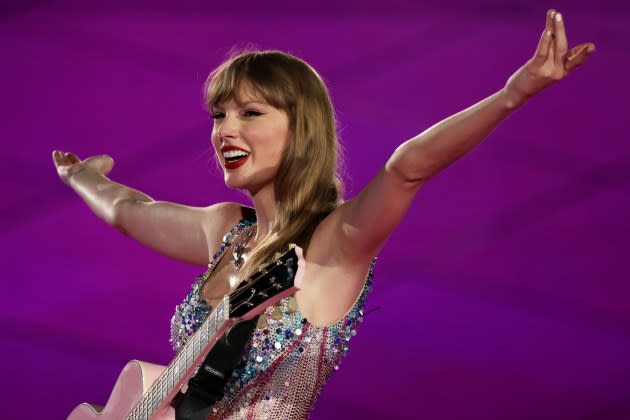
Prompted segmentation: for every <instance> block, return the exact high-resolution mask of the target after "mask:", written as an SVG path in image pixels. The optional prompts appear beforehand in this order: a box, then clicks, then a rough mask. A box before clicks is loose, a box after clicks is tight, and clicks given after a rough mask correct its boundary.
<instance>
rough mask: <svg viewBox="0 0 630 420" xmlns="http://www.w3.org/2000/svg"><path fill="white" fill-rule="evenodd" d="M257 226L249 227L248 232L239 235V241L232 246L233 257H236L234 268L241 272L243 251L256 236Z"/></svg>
mask: <svg viewBox="0 0 630 420" xmlns="http://www.w3.org/2000/svg"><path fill="white" fill-rule="evenodd" d="M255 227H256V225H251V226H248V227H247V232H243V233H241V234H240V235H239V238H238V239H239V240H238V241H234V245H232V256H234V261H233V263H234V267H236V269H237V270H239V269H240V268H241V267H242V266H243V262H244V261H243V250H244V249H245V247H246V246H247V243H248V242H249V240H250V239H251V238H252V236H254V228H255Z"/></svg>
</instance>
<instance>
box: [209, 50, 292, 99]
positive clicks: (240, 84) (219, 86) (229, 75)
mask: <svg viewBox="0 0 630 420" xmlns="http://www.w3.org/2000/svg"><path fill="white" fill-rule="evenodd" d="M285 73H286V69H284V68H282V67H281V66H274V65H273V63H270V62H269V60H267V59H265V57H264V56H263V55H262V54H257V53H252V54H251V55H246V56H237V57H235V58H233V59H231V60H228V61H227V62H225V63H224V64H223V65H222V66H220V67H219V68H217V69H216V70H215V71H214V72H212V73H211V74H210V76H209V77H208V80H207V81H206V87H205V103H206V106H207V107H208V109H212V106H214V105H218V104H222V103H225V102H228V101H230V100H234V101H235V102H236V103H237V104H239V105H241V104H243V103H244V102H247V101H246V99H245V98H246V97H249V98H255V99H259V100H260V99H262V100H264V101H265V102H266V103H268V104H269V105H272V106H274V107H276V108H279V109H283V110H285V111H288V110H289V109H290V108H291V107H293V106H294V102H295V101H294V100H291V99H290V98H292V97H295V95H292V93H293V92H289V91H288V89H287V85H288V84H287V83H286V82H285V81H286V76H287V75H286V74H285Z"/></svg>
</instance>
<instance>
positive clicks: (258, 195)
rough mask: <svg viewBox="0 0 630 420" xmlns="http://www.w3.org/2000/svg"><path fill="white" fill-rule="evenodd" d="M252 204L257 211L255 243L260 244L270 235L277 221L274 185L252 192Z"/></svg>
mask: <svg viewBox="0 0 630 420" xmlns="http://www.w3.org/2000/svg"><path fill="white" fill-rule="evenodd" d="M250 197H251V199H252V204H253V205H254V209H255V210H256V225H257V229H256V237H255V242H256V243H258V242H259V241H260V240H262V239H263V238H264V237H265V236H267V235H268V234H269V232H270V231H271V228H272V227H273V223H274V221H275V219H276V205H277V203H276V193H275V189H274V186H273V184H269V185H266V186H265V187H263V188H261V189H259V190H257V191H256V192H251V191H250Z"/></svg>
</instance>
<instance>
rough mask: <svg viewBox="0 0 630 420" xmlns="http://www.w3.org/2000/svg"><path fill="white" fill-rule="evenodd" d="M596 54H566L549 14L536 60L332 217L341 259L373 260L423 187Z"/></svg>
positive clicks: (415, 145) (417, 143)
mask: <svg viewBox="0 0 630 420" xmlns="http://www.w3.org/2000/svg"><path fill="white" fill-rule="evenodd" d="M594 50H595V46H594V45H593V44H592V43H585V44H581V45H578V46H576V47H574V48H572V49H570V50H569V49H568V46H567V39H566V35H565V30H564V22H563V20H562V17H561V16H560V14H559V13H556V12H555V11H554V10H549V11H548V12H547V17H546V23H545V29H544V31H543V33H542V35H541V37H540V41H539V43H538V47H537V49H536V52H535V54H534V56H533V57H532V58H531V59H530V60H528V61H527V63H525V65H523V66H522V67H521V68H520V69H518V70H517V71H516V72H515V73H514V74H513V75H512V76H511V77H510V78H509V80H508V81H507V83H506V85H505V87H504V88H503V89H501V90H500V91H498V92H496V93H494V94H492V95H491V96H489V97H488V98H486V99H484V100H482V101H481V102H479V103H477V104H475V105H473V106H471V107H469V108H467V109H465V110H463V111H461V112H458V113H457V114H455V115H453V116H451V117H449V118H447V119H445V120H443V121H441V122H439V123H437V124H435V125H434V126H432V127H430V128H429V129H427V130H425V131H424V132H422V133H420V134H419V135H417V136H416V137H414V138H412V139H410V140H408V141H406V142H405V143H403V144H402V145H401V146H399V147H398V148H397V149H396V151H395V152H394V153H393V155H392V156H391V158H390V159H389V160H388V161H387V163H386V165H385V167H384V168H383V169H382V170H381V171H380V172H379V174H378V175H377V176H376V177H375V178H374V179H373V180H372V181H371V182H370V183H369V184H368V186H367V187H366V188H365V189H364V190H363V191H362V192H361V193H360V194H359V195H357V197H355V198H354V199H353V200H350V201H348V202H346V203H344V205H343V206H341V207H340V208H339V209H337V210H338V211H336V213H337V214H336V215H331V216H333V217H331V221H330V224H332V225H334V228H333V230H334V231H336V233H337V235H339V237H338V239H339V242H337V243H339V244H340V246H341V254H342V257H343V258H345V259H346V260H347V258H348V257H350V258H355V259H357V260H366V259H369V258H371V257H372V256H374V255H376V254H377V253H378V251H379V250H380V248H381V247H382V245H383V243H384V242H385V240H386V238H387V237H388V236H389V234H390V233H391V232H392V231H393V229H395V227H396V226H398V224H399V223H400V221H401V219H402V218H403V217H404V215H405V213H406V211H407V209H408V207H409V205H410V204H411V201H412V199H413V197H414V196H415V194H416V192H417V191H418V189H419V188H420V187H421V186H422V184H423V183H424V182H426V181H427V180H429V179H430V178H431V177H432V176H434V175H435V174H436V173H438V172H439V171H441V170H442V169H444V168H446V167H447V166H449V165H450V164H451V163H453V162H454V161H456V160H457V159H459V158H460V157H461V156H463V155H464V154H466V153H467V152H468V151H470V150H471V149H472V148H474V147H475V146H476V145H477V144H479V143H480V142H481V141H482V140H483V139H484V138H485V137H486V136H487V135H488V134H489V133H490V132H491V131H492V130H494V128H496V127H497V126H498V125H499V124H500V123H501V121H503V120H504V119H505V118H506V117H507V116H508V115H510V113H512V112H513V111H514V110H515V109H517V108H518V107H520V106H522V105H523V104H524V103H525V102H526V101H527V100H528V99H529V98H531V97H532V96H534V95H535V94H537V93H539V92H541V91H542V90H544V89H545V88H546V87H548V86H549V85H551V84H553V83H555V82H557V81H559V80H561V79H562V78H564V77H565V76H566V75H568V74H569V73H570V72H571V71H572V70H574V69H575V68H576V67H578V66H579V65H581V64H583V63H584V62H585V61H586V60H587V59H588V57H589V56H590V54H591V53H592V52H593V51H594Z"/></svg>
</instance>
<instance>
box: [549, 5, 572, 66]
mask: <svg viewBox="0 0 630 420" xmlns="http://www.w3.org/2000/svg"><path fill="white" fill-rule="evenodd" d="M553 24H554V29H555V30H554V43H555V51H554V59H555V61H556V64H558V65H562V64H563V63H564V59H565V57H566V55H567V49H568V48H569V47H568V42H567V34H566V31H565V28H564V19H563V18H562V14H560V12H557V13H555V14H554V15H553Z"/></svg>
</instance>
